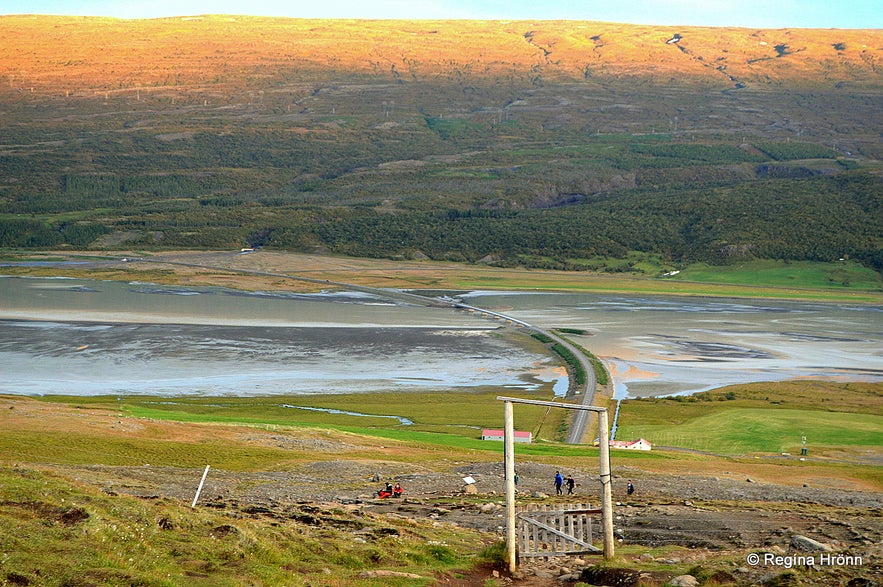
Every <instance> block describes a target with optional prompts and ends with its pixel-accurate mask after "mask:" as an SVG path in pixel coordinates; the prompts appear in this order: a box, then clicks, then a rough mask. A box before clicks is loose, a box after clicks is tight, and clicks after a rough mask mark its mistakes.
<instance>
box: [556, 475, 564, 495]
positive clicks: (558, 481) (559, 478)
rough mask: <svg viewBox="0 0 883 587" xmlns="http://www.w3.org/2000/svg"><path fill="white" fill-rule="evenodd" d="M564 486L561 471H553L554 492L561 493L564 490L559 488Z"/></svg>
mask: <svg viewBox="0 0 883 587" xmlns="http://www.w3.org/2000/svg"><path fill="white" fill-rule="evenodd" d="M563 486H564V476H563V475H561V471H555V494H556V495H562V494H563V493H564V492H563V491H562V490H561V488H562V487H563Z"/></svg>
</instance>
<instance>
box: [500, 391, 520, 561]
mask: <svg viewBox="0 0 883 587" xmlns="http://www.w3.org/2000/svg"><path fill="white" fill-rule="evenodd" d="M503 419H504V430H503V453H504V459H505V461H506V462H505V469H506V555H507V558H508V562H509V572H511V573H514V572H515V571H516V570H517V569H518V561H517V560H516V548H515V423H514V422H513V416H512V402H505V403H504V404H503Z"/></svg>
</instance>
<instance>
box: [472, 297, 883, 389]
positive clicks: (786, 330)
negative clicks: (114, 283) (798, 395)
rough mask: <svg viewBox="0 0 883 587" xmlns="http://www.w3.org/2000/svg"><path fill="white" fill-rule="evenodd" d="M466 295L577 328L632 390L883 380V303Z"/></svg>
mask: <svg viewBox="0 0 883 587" xmlns="http://www.w3.org/2000/svg"><path fill="white" fill-rule="evenodd" d="M462 297H463V299H464V301H465V302H466V303H469V304H474V305H476V306H479V307H483V308H487V309H491V310H498V311H501V312H504V313H506V314H508V315H511V316H513V317H515V318H518V319H521V320H524V321H526V322H529V323H532V324H542V325H544V326H546V327H554V328H577V329H582V330H585V331H586V333H587V334H586V335H585V336H574V337H573V338H574V340H575V341H576V342H578V343H579V344H580V345H581V346H583V347H585V348H587V349H589V350H591V351H592V352H593V353H594V354H596V355H598V356H599V357H601V358H602V359H603V360H604V361H605V363H606V364H607V366H608V369H610V370H611V371H612V372H613V374H614V380H615V388H616V389H615V393H616V397H617V398H618V399H622V398H625V397H640V396H657V395H670V394H684V393H695V392H698V391H704V390H708V389H714V388H717V387H721V386H723V385H729V384H735V383H746V382H753V381H780V380H788V379H826V380H840V381H883V309H881V308H880V307H876V306H868V305H845V304H819V303H812V302H786V301H769V300H744V299H738V300H737V299H719V298H693V297H689V298H688V297H637V296H612V295H586V294H568V293H561V294H545V293H543V294H534V293H520V292H519V293H498V292H468V293H465V294H463V296H462Z"/></svg>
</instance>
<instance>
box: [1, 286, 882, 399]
mask: <svg viewBox="0 0 883 587" xmlns="http://www.w3.org/2000/svg"><path fill="white" fill-rule="evenodd" d="M447 293H448V294H451V292H447ZM458 295H459V297H461V298H462V299H464V301H466V302H467V303H469V304H472V305H475V306H479V307H485V308H488V309H491V310H496V311H500V312H503V313H506V314H509V315H511V316H513V317H515V318H518V319H520V320H524V321H526V322H529V323H532V324H535V325H537V326H543V327H568V328H580V329H583V330H585V331H587V335H585V336H575V337H573V338H574V339H575V340H576V342H578V343H579V344H581V345H582V346H584V347H585V348H588V349H590V350H591V351H592V352H594V353H595V354H596V355H598V356H600V357H601V358H602V359H603V360H604V361H605V362H606V363H607V365H608V367H609V368H610V369H611V370H612V371H613V372H614V379H615V383H616V394H617V397H620V398H622V397H627V396H643V395H665V394H674V393H693V392H696V391H701V390H705V389H711V388H715V387H719V386H721V385H726V384H730V383H739V382H748V381H773V380H784V379H795V378H813V379H842V380H850V381H855V380H865V381H881V380H883V311H881V309H880V308H877V307H869V306H848V305H837V304H813V303H796V302H767V301H756V302H755V301H745V300H720V299H696V298H669V297H660V298H657V297H653V298H642V297H635V296H605V295H580V294H565V293H562V294H557V293H521V292H519V293H507V292H460V293H459V294H458ZM497 327H498V324H497V323H496V322H492V321H489V320H486V319H482V318H479V317H477V316H474V315H471V314H467V313H464V312H455V311H453V310H447V309H431V308H424V307H417V306H410V305H405V304H395V303H391V302H388V301H386V300H384V299H380V298H376V297H373V296H370V295H367V294H362V293H340V292H335V293H324V294H293V293H292V294H288V293H277V292H272V293H254V294H252V293H244V292H239V291H234V290H227V289H223V288H181V287H166V286H157V285H152V284H143V283H120V282H102V281H91V280H80V279H43V278H33V279H29V278H11V277H10V278H0V373H2V381H0V393H10V394H28V395H38V394H73V395H98V394H156V395H168V396H171V395H185V394H205V395H272V394H297V393H343V392H368V391H390V392H409V391H424V390H439V389H460V390H464V389H466V390H468V389H470V388H478V387H483V386H495V387H499V388H501V390H507V389H508V390H511V389H535V388H537V387H538V386H539V385H541V384H543V383H547V384H548V383H550V382H555V387H556V392H557V391H558V390H560V389H561V388H562V383H563V382H564V378H563V377H562V369H561V368H560V367H558V366H556V365H555V364H554V363H555V361H554V360H553V359H552V358H551V357H550V356H548V355H546V354H538V353H536V352H534V351H532V350H528V349H527V348H526V347H525V346H521V345H520V344H519V343H518V342H516V341H512V340H511V339H509V338H507V337H501V336H499V335H498V333H497V332H496V328H497Z"/></svg>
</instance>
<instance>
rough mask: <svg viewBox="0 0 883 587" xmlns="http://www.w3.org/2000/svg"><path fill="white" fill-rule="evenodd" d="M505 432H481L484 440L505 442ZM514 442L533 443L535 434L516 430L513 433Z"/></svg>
mask: <svg viewBox="0 0 883 587" xmlns="http://www.w3.org/2000/svg"><path fill="white" fill-rule="evenodd" d="M504 437H505V432H504V431H503V430H490V429H485V430H482V431H481V439H482V440H501V441H502V440H503V439H504ZM513 441H515V442H532V441H533V434H531V433H530V432H524V431H521V430H515V431H514V433H513Z"/></svg>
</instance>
